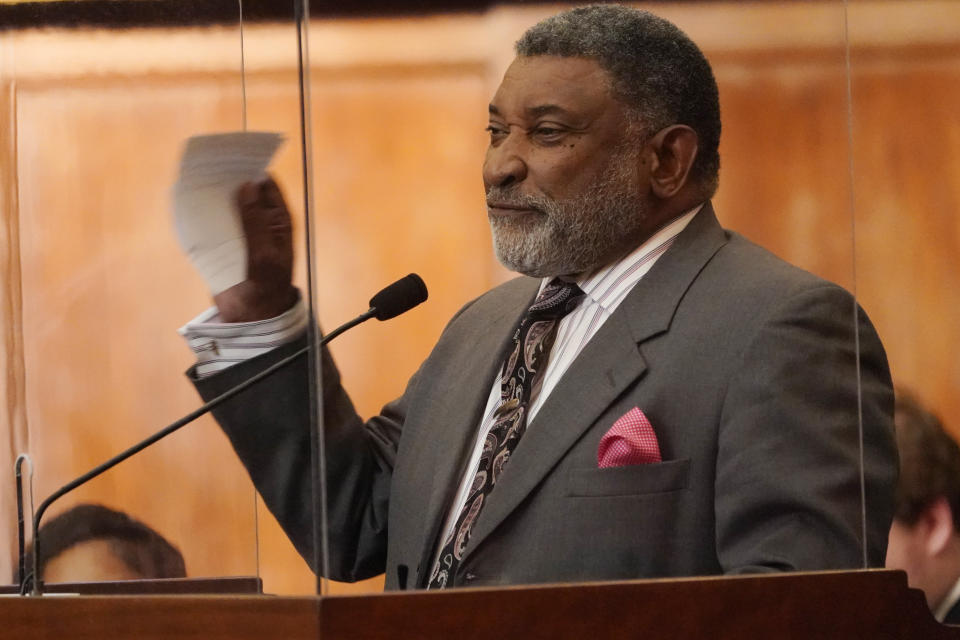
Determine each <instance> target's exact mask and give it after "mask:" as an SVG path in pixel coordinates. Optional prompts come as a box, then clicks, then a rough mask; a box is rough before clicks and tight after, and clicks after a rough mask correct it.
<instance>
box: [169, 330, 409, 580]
mask: <svg viewBox="0 0 960 640" xmlns="http://www.w3.org/2000/svg"><path fill="white" fill-rule="evenodd" d="M304 346H306V338H305V337H304V338H301V339H299V340H297V341H295V342H293V343H291V344H288V345H284V346H283V347H280V348H277V349H275V350H273V351H271V352H269V353H267V354H264V355H262V356H260V357H258V358H254V359H251V360H249V361H246V362H242V363H239V364H237V365H235V366H233V367H230V368H229V369H227V370H225V371H224V372H222V373H219V374H217V375H214V376H211V377H208V378H203V379H197V378H196V376H195V375H194V373H193V370H191V371H189V372H188V376H189V377H190V378H191V380H192V382H193V383H194V385H195V386H196V388H197V390H198V391H199V392H200V395H201V396H202V397H203V398H204V399H205V400H209V399H211V398H213V397H215V396H216V395H218V394H220V393H222V392H224V391H226V390H227V389H229V388H231V387H232V386H234V385H236V384H238V383H240V382H242V381H244V380H246V379H247V378H249V377H251V376H252V375H254V374H256V373H258V372H259V371H262V370H263V369H265V368H267V367H269V366H270V365H271V364H273V363H275V362H277V361H279V360H281V359H282V358H284V357H285V356H287V355H290V354H292V353H294V352H295V351H297V350H298V349H301V348H303V347H304ZM322 362H323V371H322V373H323V383H324V384H323V388H324V393H323V401H324V402H323V404H324V419H325V427H326V439H325V442H324V444H325V449H326V452H327V455H326V460H327V468H326V477H327V482H326V484H322V483H321V482H320V481H319V480H320V479H319V478H317V477H314V475H313V473H314V471H313V470H312V469H313V468H314V466H315V465H314V466H312V465H311V451H313V450H314V449H315V447H316V436H311V431H312V429H311V420H310V413H311V411H310V406H311V398H310V389H309V384H308V381H309V375H308V358H307V357H302V358H299V359H298V360H297V361H296V362H294V363H293V364H291V365H289V366H288V367H287V368H285V369H282V370H281V371H279V372H277V373H276V374H275V375H273V376H272V377H270V378H267V379H265V380H264V381H262V382H260V383H258V384H257V385H255V386H254V387H252V388H251V389H250V390H248V391H246V392H244V393H243V394H240V395H239V396H237V397H236V398H234V399H233V400H231V401H230V402H228V403H226V404H225V405H223V406H222V407H220V408H219V409H217V410H215V411H214V412H213V414H214V417H215V418H216V419H217V421H218V422H219V423H220V426H221V427H222V428H223V430H224V432H225V433H226V434H227V436H228V437H229V439H230V442H231V444H232V445H233V448H234V450H235V451H236V452H237V454H238V456H239V458H240V460H241V461H243V464H244V466H245V467H246V469H247V471H248V473H249V474H250V476H251V478H252V480H253V482H254V485H255V486H256V488H257V490H258V491H259V493H260V495H261V496H262V497H263V499H264V502H265V503H266V505H267V507H268V508H269V509H270V511H271V513H273V515H274V516H275V517H276V518H277V520H278V521H279V522H280V524H281V526H282V527H283V529H284V531H285V532H286V534H287V535H288V536H289V537H290V539H291V540H292V541H293V543H294V545H295V546H296V548H297V550H298V551H299V552H300V554H301V555H302V556H303V557H304V559H306V560H307V562H308V563H309V564H310V566H311V567H313V568H314V569H315V570H316V569H318V568H319V567H320V565H321V564H322V563H321V562H320V561H319V558H318V557H316V553H315V540H316V539H317V538H316V536H317V535H318V533H319V531H320V527H321V523H320V522H319V520H317V521H316V522H315V510H314V509H313V505H314V504H316V503H317V501H318V496H317V495H315V488H319V487H321V486H326V488H327V492H326V500H327V521H328V523H329V526H328V529H327V533H328V544H329V566H328V570H327V574H328V575H327V577H329V578H332V579H334V580H341V581H355V580H361V579H364V578H368V577H372V576H375V575H377V574H379V573H382V572H383V571H384V566H385V557H386V535H387V507H388V502H389V486H390V478H391V473H392V469H393V464H394V459H395V455H396V449H397V443H398V441H399V437H400V427H401V425H402V423H403V416H404V406H405V403H404V399H403V398H401V399H399V400H397V401H395V402H392V403H390V404H388V405H387V406H386V407H384V409H383V411H382V412H381V414H380V415H378V416H376V417H375V418H372V419H371V420H369V421H367V422H366V423H364V421H363V420H362V419H361V418H360V417H359V416H358V415H357V413H356V411H355V410H354V407H353V403H352V402H351V401H350V398H349V397H348V396H347V394H346V392H345V391H344V389H343V387H342V386H341V384H340V375H339V372H338V371H337V369H336V366H335V365H334V362H333V359H332V357H331V356H330V353H329V352H328V351H327V350H326V349H324V350H323V358H322ZM415 380H416V376H415V377H414V379H412V380H411V385H413V384H415Z"/></svg>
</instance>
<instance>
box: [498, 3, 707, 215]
mask: <svg viewBox="0 0 960 640" xmlns="http://www.w3.org/2000/svg"><path fill="white" fill-rule="evenodd" d="M516 52H517V55H520V56H562V57H578V58H590V59H593V60H596V61H597V62H598V63H599V65H600V66H601V67H602V68H603V69H604V70H605V71H606V72H607V73H609V74H610V75H611V76H613V87H612V89H613V92H614V95H615V96H616V97H617V98H618V99H620V100H621V102H623V103H624V104H625V105H627V106H628V107H629V108H630V109H631V110H632V111H633V112H634V115H635V116H636V118H637V120H638V122H637V124H639V125H640V126H641V127H642V129H641V130H642V131H643V132H644V133H645V134H646V136H650V135H653V134H654V133H656V132H657V131H659V130H661V129H663V128H664V127H668V126H670V125H675V124H684V125H687V126H689V127H690V128H692V129H693V130H694V131H696V132H697V137H698V143H699V149H698V151H697V157H696V159H695V160H694V163H693V166H692V167H691V169H690V177H691V179H692V180H693V181H694V182H695V183H697V184H698V185H699V186H700V188H701V195H702V196H703V197H705V198H709V197H711V196H712V195H713V194H714V193H715V192H716V190H717V185H718V184H719V175H720V153H719V150H718V149H719V145H720V94H719V91H718V89H717V81H716V80H715V79H714V77H713V71H712V70H711V69H710V63H709V62H707V59H706V57H704V55H703V52H701V51H700V49H699V47H697V45H696V44H694V43H693V41H692V40H690V38H689V37H687V35H686V34H685V33H684V32H683V31H681V30H680V29H679V28H678V27H677V26H676V25H674V24H672V23H670V22H668V21H666V20H664V19H663V18H660V17H658V16H655V15H653V14H652V13H648V12H646V11H641V10H638V9H632V8H629V7H622V6H619V5H591V6H588V7H579V8H576V9H572V10H571V11H565V12H564V13H561V14H559V15H556V16H553V17H551V18H547V19H546V20H543V21H542V22H540V23H538V24H537V25H536V26H534V27H531V28H530V29H529V30H528V31H527V32H526V33H525V34H524V35H523V37H522V38H520V40H519V41H517V44H516Z"/></svg>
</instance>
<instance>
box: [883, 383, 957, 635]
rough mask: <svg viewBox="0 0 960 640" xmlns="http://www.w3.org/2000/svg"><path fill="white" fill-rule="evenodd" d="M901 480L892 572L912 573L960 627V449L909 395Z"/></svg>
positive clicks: (933, 604) (901, 421)
mask: <svg viewBox="0 0 960 640" xmlns="http://www.w3.org/2000/svg"><path fill="white" fill-rule="evenodd" d="M894 420H895V423H896V429H897V444H898V445H899V448H900V481H899V483H898V485H897V492H896V511H895V512H894V520H893V525H892V526H891V528H890V540H889V544H888V547H887V567H888V568H890V569H903V570H904V571H906V572H907V578H908V580H909V582H910V586H911V587H914V588H916V589H921V590H923V592H924V594H925V595H926V598H927V604H928V605H929V606H930V609H931V610H932V611H933V613H934V616H935V617H936V619H937V620H939V621H940V622H945V623H947V624H960V446H958V445H957V442H956V441H955V440H954V439H953V438H951V437H950V435H948V434H947V432H946V431H945V430H944V428H943V425H942V424H941V422H940V420H939V419H938V418H937V417H936V416H935V415H933V414H932V413H931V412H930V411H928V410H926V409H925V408H924V407H923V406H921V405H920V403H919V402H917V400H916V398H914V397H913V396H912V395H910V394H909V393H905V392H901V393H899V394H898V395H897V407H896V413H895V416H894Z"/></svg>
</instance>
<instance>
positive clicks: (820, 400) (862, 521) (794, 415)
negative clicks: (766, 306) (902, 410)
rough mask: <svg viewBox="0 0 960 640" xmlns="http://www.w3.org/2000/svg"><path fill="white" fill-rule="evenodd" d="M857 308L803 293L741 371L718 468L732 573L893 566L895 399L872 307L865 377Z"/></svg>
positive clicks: (864, 339)
mask: <svg viewBox="0 0 960 640" xmlns="http://www.w3.org/2000/svg"><path fill="white" fill-rule="evenodd" d="M853 313H854V303H853V300H852V298H851V297H850V296H849V294H847V293H846V292H845V291H843V290H842V289H840V288H839V287H836V286H834V285H829V284H824V285H822V286H820V287H817V288H813V289H808V290H805V291H803V292H801V293H799V294H795V295H793V296H791V297H790V298H788V299H787V300H786V301H784V302H783V303H782V304H780V305H779V306H778V307H777V308H775V309H773V310H772V311H771V312H770V313H769V317H768V318H767V320H766V321H765V322H762V323H760V324H759V325H758V326H759V328H758V330H757V332H756V334H755V335H754V337H753V339H752V340H751V341H750V342H749V346H748V347H747V348H746V349H745V351H744V352H743V355H742V359H741V361H740V362H739V364H738V366H737V367H736V368H735V369H734V374H733V376H731V379H730V381H729V388H728V391H727V394H726V397H725V399H724V406H723V410H722V413H721V422H720V428H719V437H718V444H717V446H718V452H717V469H716V502H715V509H716V519H717V520H716V522H717V528H716V536H717V551H718V556H719V560H720V563H721V565H722V566H723V568H724V570H725V571H726V572H732V573H741V572H752V571H769V570H796V569H800V570H813V569H826V568H833V569H836V568H857V567H862V566H863V565H864V563H867V564H869V565H870V566H882V565H883V560H884V555H885V548H886V532H887V528H888V527H889V524H890V519H891V517H892V506H893V505H892V500H891V496H892V492H891V489H892V487H893V485H894V484H895V481H896V449H895V444H894V440H893V432H892V415H893V394H892V386H891V381H890V374H889V370H888V368H887V363H886V356H885V355H884V351H883V347H882V345H881V344H880V340H879V338H878V337H877V334H876V332H875V331H874V329H873V327H872V325H871V324H870V322H869V320H867V318H866V315H865V314H864V312H863V311H862V310H859V329H858V333H859V336H858V337H859V346H860V353H859V376H858V375H857V373H858V372H857V366H858V357H857V350H856V345H857V341H856V340H855V339H854V335H853V326H854V324H853V322H852V319H853ZM858 380H859V382H860V389H861V391H860V393H859V394H858ZM858 408H859V411H860V413H861V416H862V434H861V430H860V426H859V424H858ZM861 446H862V456H861V451H860V448H861ZM858 460H862V479H861V465H860V464H858ZM861 480H862V482H861ZM861 487H863V490H862V489H861ZM862 491H863V497H862V498H861V495H862ZM861 500H863V505H864V507H865V509H864V510H863V511H862V510H861ZM861 514H863V516H862V518H861ZM864 529H865V531H864ZM864 533H865V534H866V542H864Z"/></svg>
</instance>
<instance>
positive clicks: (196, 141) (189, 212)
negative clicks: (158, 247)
mask: <svg viewBox="0 0 960 640" xmlns="http://www.w3.org/2000/svg"><path fill="white" fill-rule="evenodd" d="M281 144H283V136H282V135H281V134H279V133H272V132H264V131H238V132H234V133H222V134H215V135H203V136H194V137H192V138H190V139H189V140H187V144H186V146H185V148H184V151H183V156H182V158H181V159H180V175H179V177H178V179H177V182H176V184H174V186H173V194H172V195H173V219H174V227H175V228H176V232H177V238H178V239H179V241H180V246H181V247H182V248H183V251H184V252H185V253H186V254H187V256H189V258H190V261H191V262H192V263H193V265H194V267H196V269H197V270H198V271H199V272H200V274H201V275H202V276H203V278H204V280H206V282H207V286H208V287H209V288H210V293H211V294H212V295H216V294H218V293H220V292H222V291H224V290H226V289H229V288H230V287H232V286H233V285H235V284H238V283H240V282H242V281H243V280H245V279H246V277H247V243H246V239H245V238H244V235H243V226H242V225H241V222H240V213H239V210H238V208H237V190H238V189H239V188H240V185H242V184H244V183H245V182H257V181H261V180H264V179H265V178H266V177H267V173H266V171H267V166H269V164H270V160H271V159H272V158H273V155H274V153H276V151H277V149H278V148H279V147H280V145H281Z"/></svg>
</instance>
